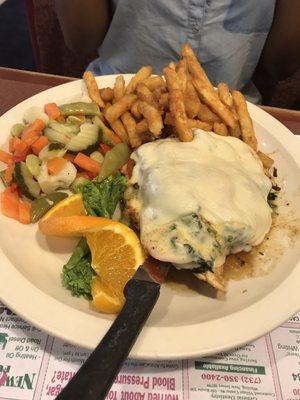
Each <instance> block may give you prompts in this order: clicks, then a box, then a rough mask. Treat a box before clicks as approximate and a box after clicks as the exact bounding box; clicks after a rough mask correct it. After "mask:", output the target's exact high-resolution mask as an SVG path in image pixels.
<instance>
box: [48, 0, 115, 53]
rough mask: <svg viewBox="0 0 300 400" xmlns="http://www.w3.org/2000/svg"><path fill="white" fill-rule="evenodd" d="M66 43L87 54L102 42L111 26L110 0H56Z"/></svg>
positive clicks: (75, 50) (77, 51)
mask: <svg viewBox="0 0 300 400" xmlns="http://www.w3.org/2000/svg"><path fill="white" fill-rule="evenodd" d="M55 7H56V12H57V16H58V19H59V23H60V25H61V28H62V32H63V35H64V39H65V42H66V45H67V46H68V47H69V48H70V49H71V50H73V51H74V52H76V53H81V54H87V53H89V52H91V51H94V50H96V49H97V48H98V47H99V46H100V44H101V43H102V41H103V39H104V37H105V34H106V32H107V29H108V26H109V20H110V18H109V0H55Z"/></svg>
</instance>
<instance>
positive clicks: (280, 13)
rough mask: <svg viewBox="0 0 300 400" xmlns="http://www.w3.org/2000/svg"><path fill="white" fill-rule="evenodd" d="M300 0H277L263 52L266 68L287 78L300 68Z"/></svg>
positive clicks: (278, 77) (282, 77) (277, 76)
mask: <svg viewBox="0 0 300 400" xmlns="http://www.w3.org/2000/svg"><path fill="white" fill-rule="evenodd" d="M299 21H300V1H299V0H288V1H286V0H277V4H276V9H275V15H274V21H273V24H272V27H271V30H270V33H269V36H268V39H267V41H266V44H265V48H264V51H263V54H262V62H263V65H264V68H265V69H266V70H267V71H268V72H269V73H270V74H271V75H272V76H273V78H275V79H285V78H286V77H288V76H291V75H292V74H293V73H295V72H296V71H297V70H298V69H299V68H300V51H299V43H300V22H299Z"/></svg>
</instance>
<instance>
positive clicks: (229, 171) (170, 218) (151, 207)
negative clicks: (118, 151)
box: [125, 129, 272, 290]
mask: <svg viewBox="0 0 300 400" xmlns="http://www.w3.org/2000/svg"><path fill="white" fill-rule="evenodd" d="M131 157H132V158H133V160H134V161H135V167H134V169H133V174H132V177H131V180H130V182H129V188H128V189H127V191H126V194H125V199H126V202H127V209H128V210H129V211H130V213H131V214H132V215H135V218H136V219H137V221H138V223H139V227H140V237H141V242H142V244H143V246H144V248H145V249H146V250H147V251H148V252H149V253H150V254H151V255H152V256H153V257H154V258H157V259H158V260H162V261H167V262H171V263H172V264H173V265H174V266H175V267H176V268H179V269H182V268H185V269H189V270H191V271H192V272H193V273H195V274H196V275H197V277H198V278H200V279H203V280H206V281H207V282H208V283H210V284H211V285H213V286H214V287H216V288H217V289H220V290H224V286H223V282H222V265H223V264H224V261H225V258H226V256H227V255H228V254H230V253H237V252H239V251H242V250H245V251H250V250H251V248H252V246H256V245H258V244H259V243H261V242H262V240H263V239H264V237H265V235H266V233H267V232H268V231H269V229H270V226H271V222H272V220H271V208H270V207H269V204H268V202H267V196H268V193H269V191H270V189H271V186H272V185H271V181H270V180H269V178H267V176H266V175H265V174H264V170H263V167H262V164H261V162H260V160H259V159H258V157H257V156H256V154H255V153H254V151H253V150H252V149H251V148H250V147H249V146H248V145H247V144H245V143H244V142H242V141H241V140H239V139H237V138H234V137H229V136H228V137H226V136H218V135H216V134H214V133H208V132H204V131H202V130H199V129H197V130H195V131H194V139H193V141H191V142H180V141H179V140H178V139H176V138H167V139H162V140H157V141H155V142H151V143H146V144H143V145H142V146H140V147H139V148H138V149H137V150H136V151H134V152H133V153H132V156H131Z"/></svg>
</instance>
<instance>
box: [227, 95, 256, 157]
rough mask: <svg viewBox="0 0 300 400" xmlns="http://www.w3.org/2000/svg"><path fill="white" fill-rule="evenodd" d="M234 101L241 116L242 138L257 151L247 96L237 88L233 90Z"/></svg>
mask: <svg viewBox="0 0 300 400" xmlns="http://www.w3.org/2000/svg"><path fill="white" fill-rule="evenodd" d="M232 98H233V103H234V105H235V109H236V112H237V114H238V117H239V122H240V126H241V131H242V140H243V141H244V142H245V143H247V144H248V145H249V146H250V147H252V149H253V150H255V151H257V139H256V137H255V132H254V129H253V124H252V120H251V117H250V115H249V112H248V108H247V103H246V100H245V97H244V96H243V95H242V93H241V92H239V91H237V90H233V91H232Z"/></svg>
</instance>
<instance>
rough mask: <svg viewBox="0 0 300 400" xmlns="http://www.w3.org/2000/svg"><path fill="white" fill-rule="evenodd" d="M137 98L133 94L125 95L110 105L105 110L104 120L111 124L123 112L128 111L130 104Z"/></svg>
mask: <svg viewBox="0 0 300 400" xmlns="http://www.w3.org/2000/svg"><path fill="white" fill-rule="evenodd" d="M136 99H137V96H136V95H135V94H127V95H125V96H123V97H122V98H121V99H120V100H118V101H117V102H116V103H114V104H113V105H111V106H110V107H108V108H107V109H106V110H105V114H104V116H105V118H106V119H107V121H108V122H109V123H110V124H112V123H113V122H114V121H115V120H116V119H118V118H119V117H120V116H121V115H122V114H124V112H126V111H128V110H129V109H130V107H131V106H132V104H133V103H134V102H135V101H136Z"/></svg>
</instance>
